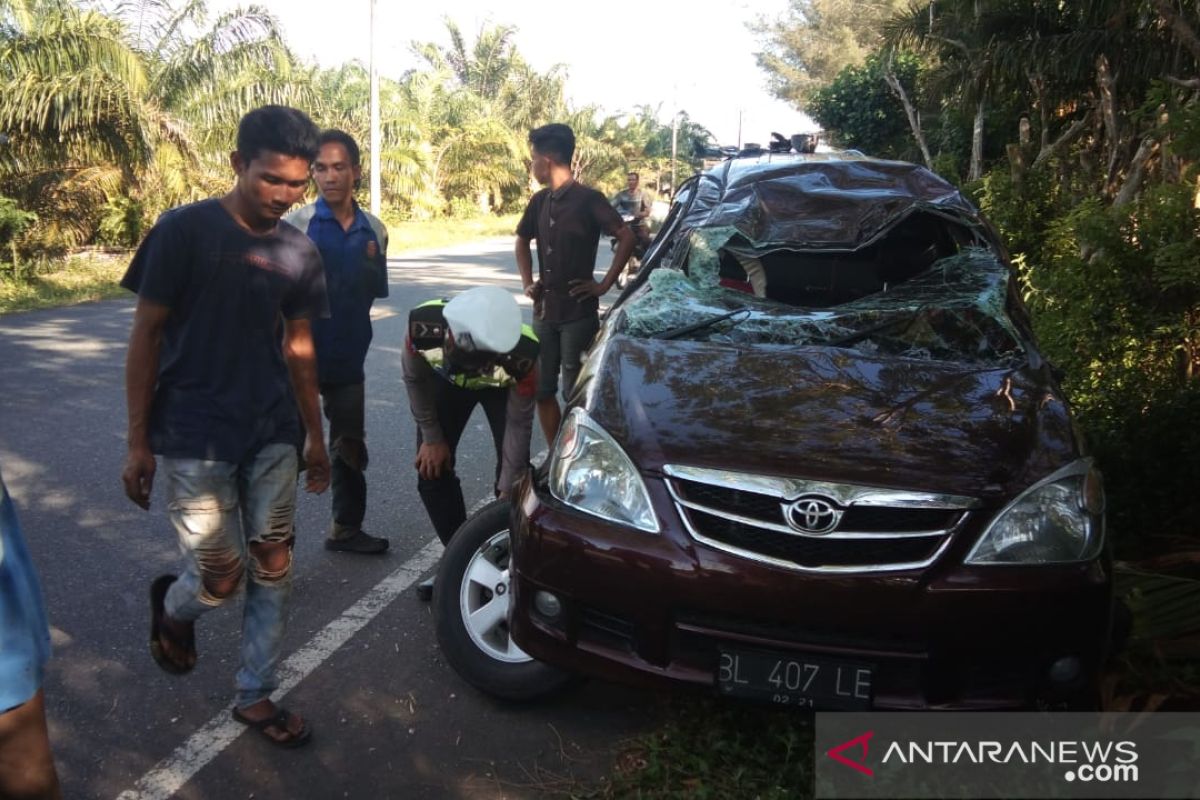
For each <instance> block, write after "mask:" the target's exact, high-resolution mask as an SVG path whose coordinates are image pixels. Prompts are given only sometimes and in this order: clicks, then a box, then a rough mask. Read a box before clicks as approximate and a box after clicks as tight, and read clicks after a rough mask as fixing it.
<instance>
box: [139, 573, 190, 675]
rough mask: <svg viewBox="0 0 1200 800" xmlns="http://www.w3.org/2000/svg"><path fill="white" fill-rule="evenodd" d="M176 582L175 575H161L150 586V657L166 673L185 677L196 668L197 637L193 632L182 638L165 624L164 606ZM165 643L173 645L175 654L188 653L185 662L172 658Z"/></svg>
mask: <svg viewBox="0 0 1200 800" xmlns="http://www.w3.org/2000/svg"><path fill="white" fill-rule="evenodd" d="M174 582H175V576H174V575H160V576H158V577H157V578H155V579H154V582H153V583H151V584H150V655H151V656H152V657H153V658H154V663H156V664H158V666H159V667H161V668H162V670H163V671H164V672H167V673H170V674H171V675H183V674H185V673H188V672H191V671H192V668H193V667H195V666H196V635H195V632H194V631H193V632H192V633H191V634H189V635H187V636H183V637H180V636H177V635H176V634H175V633H174V632H173V631H172V630H171V629H170V628H168V627H167V626H166V625H164V624H163V617H164V616H166V611H165V610H164V608H163V604H164V603H165V601H166V599H167V590H168V589H170V588H171V584H172V583H174ZM163 641H166V642H168V643H169V644H170V645H171V647H172V651H173V652H176V653H177V652H179V651H181V650H182V651H183V652H184V653H186V656H185V657H184V660H183V661H177V660H175V659H174V658H171V657H170V656H169V655H168V654H167V651H166V650H165V649H163Z"/></svg>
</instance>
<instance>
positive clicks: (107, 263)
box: [0, 215, 518, 315]
mask: <svg viewBox="0 0 1200 800" xmlns="http://www.w3.org/2000/svg"><path fill="white" fill-rule="evenodd" d="M517 219H518V217H517V216H516V215H509V216H505V217H491V216H489V217H479V218H477V219H444V220H435V221H431V222H402V223H400V224H398V225H391V226H389V227H388V235H389V238H390V241H389V244H388V253H389V255H396V254H397V253H400V252H402V251H405V250H431V249H436V248H439V247H446V246H449V245H453V244H461V243H463V242H470V241H474V240H478V239H487V238H491V237H496V236H512V235H513V231H514V230H516V227H517ZM131 255H132V254H131V253H113V254H107V253H86V254H79V255H72V256H68V257H67V258H66V259H64V260H62V261H60V262H55V263H53V264H49V265H41V266H39V267H38V268H36V269H34V270H29V271H26V272H25V273H23V274H19V275H13V274H12V273H11V272H4V271H0V315H3V314H11V313H13V312H16V311H31V310H33V309H38V308H58V307H60V306H69V305H74V304H75V303H84V302H87V301H89V300H104V299H106V298H109V297H117V296H119V295H121V294H122V293H124V290H123V289H121V288H120V287H119V286H118V285H117V282H118V281H120V280H121V276H122V275H124V274H125V268H126V267H128V266H129V259H130V257H131ZM3 267H4V265H0V270H3Z"/></svg>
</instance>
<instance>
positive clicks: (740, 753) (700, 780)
mask: <svg viewBox="0 0 1200 800" xmlns="http://www.w3.org/2000/svg"><path fill="white" fill-rule="evenodd" d="M812 746H813V717H812V714H810V713H805V712H798V711H796V710H795V709H777V708H766V707H762V706H754V705H742V704H735V703H730V702H722V701H720V700H717V699H715V698H709V697H698V696H695V695H682V696H679V697H676V698H673V699H672V700H671V701H670V703H669V706H668V709H667V722H666V723H665V724H664V725H663V726H662V727H661V728H659V729H658V730H656V731H653V732H651V733H648V734H645V735H644V736H641V737H638V738H636V739H633V740H630V741H629V742H627V743H625V745H624V747H623V748H622V749H621V751H620V753H619V755H618V757H617V762H616V767H615V769H614V773H613V776H612V778H611V780H609V781H607V782H606V785H605V786H604V788H603V789H601V790H599V791H598V792H596V793H594V794H591V795H583V796H588V797H597V798H605V800H608V799H609V798H636V799H637V800H685V798H686V799H687V800H706V799H707V798H714V799H715V798H728V797H737V798H746V799H747V800H750V799H751V798H753V799H754V800H785V798H786V799H787V800H796V799H797V798H810V797H812V793H813V790H812V780H813V776H812ZM577 796H578V795H577Z"/></svg>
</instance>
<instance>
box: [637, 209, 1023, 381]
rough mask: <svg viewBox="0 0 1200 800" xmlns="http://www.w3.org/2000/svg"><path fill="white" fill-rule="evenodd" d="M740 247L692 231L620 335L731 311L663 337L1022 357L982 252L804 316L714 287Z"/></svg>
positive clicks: (996, 267)
mask: <svg viewBox="0 0 1200 800" xmlns="http://www.w3.org/2000/svg"><path fill="white" fill-rule="evenodd" d="M743 242H744V239H742V237H741V236H740V234H739V231H738V230H737V229H736V228H735V227H733V226H723V227H712V228H698V229H694V230H692V231H691V232H690V233H689V234H688V237H687V239H686V240H685V241H684V242H681V243H680V244H683V245H684V246H683V247H678V246H677V247H676V248H675V252H673V253H672V254H671V259H670V260H671V263H670V264H666V265H663V266H662V267H660V268H658V269H656V270H655V271H654V272H652V273H651V274H650V276H649V280H648V283H649V290H648V291H645V292H643V293H641V294H640V295H638V296H635V297H634V298H632V299H630V301H629V302H627V303H625V304H624V307H623V319H622V320H621V322H620V323H619V324H620V325H621V327H622V329H623V331H624V332H625V333H627V334H628V335H630V336H635V337H653V336H661V335H663V334H664V333H667V332H670V331H672V330H673V329H676V328H681V327H683V326H688V325H697V324H701V323H704V322H705V321H707V320H712V319H713V318H714V317H717V316H719V315H723V314H729V313H730V312H734V311H737V312H739V313H738V314H737V315H736V316H735V317H734V318H731V319H726V320H721V321H715V322H713V323H712V324H710V325H707V326H704V327H700V328H698V329H697V330H694V331H690V332H687V333H684V334H681V335H679V336H677V337H673V338H687V339H694V340H705V341H712V342H725V343H729V344H735V345H754V344H784V345H811V346H832V347H845V348H850V349H853V350H856V351H858V352H862V353H867V354H879V355H890V356H898V357H904V358H914V359H931V360H938V361H965V362H985V363H998V364H1007V363H1012V362H1015V361H1018V360H1022V359H1023V358H1024V352H1023V348H1022V346H1021V336H1020V335H1019V333H1018V331H1017V329H1016V327H1015V326H1014V325H1013V323H1012V320H1011V319H1009V317H1008V314H1007V313H1006V311H1005V308H1006V299H1007V295H1008V284H1009V271H1008V269H1007V267H1006V266H1005V265H1004V264H1003V263H1001V262H1000V261H999V260H998V259H997V258H996V256H995V255H994V254H993V253H992V252H990V251H989V250H987V249H984V248H978V247H971V248H965V249H963V250H961V251H960V252H958V253H957V254H955V255H952V256H949V257H945V258H940V259H937V260H934V261H932V263H930V264H929V266H928V267H925V268H923V271H921V272H919V273H917V274H915V275H913V276H912V277H908V278H907V279H906V280H904V281H903V282H900V283H897V284H896V285H894V286H889V285H886V284H884V288H883V289H882V290H880V291H873V292H871V293H870V294H868V295H866V296H864V297H860V298H858V299H855V300H851V301H849V302H844V303H840V304H837V305H834V306H830V307H823V308H811V307H805V306H798V305H792V304H789V303H784V302H779V301H778V300H773V299H768V298H766V297H757V296H755V295H754V294H752V293H749V292H750V287H749V286H745V287H743V288H742V289H740V290H739V289H734V288H728V287H727V286H722V285H721V259H722V256H723V255H724V256H725V257H726V259H728V256H729V253H730V252H742V251H743V250H744V245H743V244H742V243H743ZM739 248H742V249H739ZM762 255H767V253H762ZM726 282H728V281H726Z"/></svg>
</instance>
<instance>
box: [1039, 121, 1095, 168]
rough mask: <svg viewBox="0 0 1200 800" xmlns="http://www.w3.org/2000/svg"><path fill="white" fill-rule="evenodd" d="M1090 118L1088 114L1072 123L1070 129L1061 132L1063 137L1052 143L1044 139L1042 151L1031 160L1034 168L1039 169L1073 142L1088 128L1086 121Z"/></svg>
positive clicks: (1047, 138)
mask: <svg viewBox="0 0 1200 800" xmlns="http://www.w3.org/2000/svg"><path fill="white" fill-rule="evenodd" d="M1091 116H1092V115H1091V114H1088V115H1087V116H1086V117H1083V118H1082V119H1077V120H1075V121H1074V122H1072V123H1071V127H1069V128H1067V130H1066V131H1064V132H1063V135H1062V136H1059V137H1058V138H1057V139H1055V140H1054V141H1053V142H1050V140H1049V137H1046V144H1044V145H1043V146H1042V149H1041V150H1040V151H1038V154H1037V158H1035V159H1034V160H1033V166H1034V168H1035V169H1036V168H1037V167H1040V166H1041V165H1042V164H1044V163H1045V162H1046V161H1047V160H1049V159H1051V158H1053V157H1054V156H1055V155H1057V154H1058V152H1059V151H1060V150H1061V149H1062V148H1064V147H1066V146H1067V145H1068V144H1070V143H1071V142H1072V141H1074V140H1075V139H1076V138H1077V137H1078V136H1079V134H1081V133H1083V131H1084V129H1085V128H1087V126H1088V121H1089V120H1090V119H1091Z"/></svg>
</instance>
